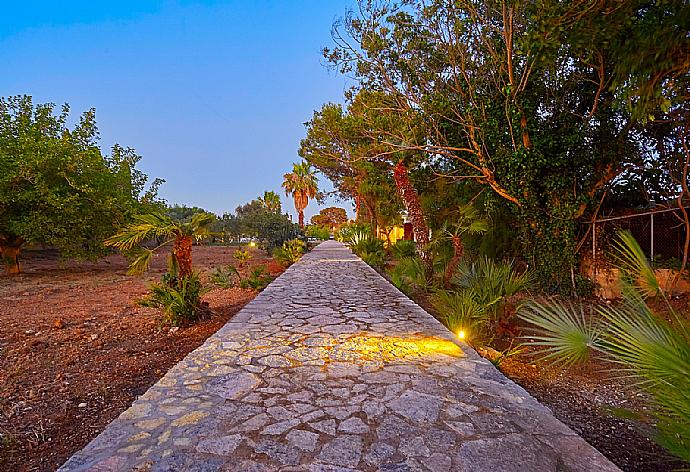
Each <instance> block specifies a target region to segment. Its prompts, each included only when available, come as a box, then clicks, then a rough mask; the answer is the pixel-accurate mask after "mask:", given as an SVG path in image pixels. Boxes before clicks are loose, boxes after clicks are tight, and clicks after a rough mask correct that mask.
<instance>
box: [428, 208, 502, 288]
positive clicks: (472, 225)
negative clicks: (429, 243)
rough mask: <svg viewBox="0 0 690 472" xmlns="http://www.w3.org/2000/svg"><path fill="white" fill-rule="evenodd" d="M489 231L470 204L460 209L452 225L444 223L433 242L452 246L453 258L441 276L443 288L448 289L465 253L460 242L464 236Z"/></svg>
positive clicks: (486, 223) (487, 223) (487, 225)
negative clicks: (446, 243) (448, 242)
mask: <svg viewBox="0 0 690 472" xmlns="http://www.w3.org/2000/svg"><path fill="white" fill-rule="evenodd" d="M488 230H489V222H488V221H487V220H485V219H484V218H482V217H481V215H480V214H479V211H478V210H477V209H476V208H475V207H474V206H472V204H469V205H466V206H464V207H461V208H460V210H459V212H458V216H457V218H456V219H455V221H454V222H453V223H448V222H445V223H444V224H443V227H442V228H441V231H440V236H439V237H438V238H436V241H434V243H435V244H439V243H441V242H442V241H450V243H451V245H452V246H453V257H451V259H450V261H448V264H447V265H446V268H445V272H444V274H443V286H444V288H446V289H448V288H450V282H451V279H452V278H453V275H454V274H455V271H456V270H457V268H458V265H459V264H460V260H461V259H462V256H463V254H464V252H465V245H464V243H463V241H462V239H463V237H464V236H465V235H466V234H483V233H486V232H487V231H488Z"/></svg>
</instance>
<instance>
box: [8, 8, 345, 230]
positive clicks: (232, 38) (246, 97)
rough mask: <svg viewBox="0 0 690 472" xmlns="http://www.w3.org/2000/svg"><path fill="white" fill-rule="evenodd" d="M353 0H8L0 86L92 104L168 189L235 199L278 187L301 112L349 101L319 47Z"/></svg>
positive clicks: (108, 138)
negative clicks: (344, 99)
mask: <svg viewBox="0 0 690 472" xmlns="http://www.w3.org/2000/svg"><path fill="white" fill-rule="evenodd" d="M353 1H354V0H352V1H348V0H326V1H324V0H283V1H280V0H270V1H269V0H245V1H240V0H225V1H220V0H217V1H212V0H206V1H202V0H198V1H191V0H177V1H153V0H151V1H148V0H117V1H94V0H81V1H76V0H73V1H70V0H62V1H55V0H50V1H32V0H25V1H22V2H20V1H13V2H9V1H7V2H3V8H2V17H1V18H0V64H1V65H0V70H1V71H2V72H1V73H0V95H2V96H8V95H17V94H29V95H32V96H33V97H34V100H35V101H36V102H54V103H57V104H61V103H64V102H67V103H69V104H70V105H71V107H72V112H73V113H74V115H75V117H76V115H77V114H78V113H80V112H81V111H83V110H86V109H88V108H91V107H94V108H96V113H97V120H98V124H99V128H100V132H101V147H102V148H103V149H104V150H106V151H108V152H109V148H110V147H111V146H112V145H113V144H114V143H116V142H117V143H120V144H122V145H124V146H131V147H133V148H135V149H136V150H137V152H138V153H139V154H141V155H142V156H143V160H142V163H141V168H142V170H144V171H145V172H146V173H147V174H149V176H151V177H161V178H164V179H166V181H167V182H166V184H165V185H164V186H163V187H162V188H161V196H162V197H164V198H166V199H167V200H168V201H169V202H171V203H184V204H187V205H196V206H201V207H204V208H206V209H208V210H211V211H214V212H217V213H220V212H223V211H227V210H234V208H235V207H236V206H237V205H238V204H241V203H244V202H247V201H249V200H251V199H252V198H255V197H256V196H258V195H259V194H261V193H263V191H264V190H274V191H276V192H279V191H280V183H281V181H282V175H283V173H285V172H286V171H289V169H290V168H291V163H292V162H294V161H297V159H298V156H297V149H298V147H299V141H300V139H301V138H302V137H303V136H304V133H305V129H304V126H303V123H304V122H305V121H307V120H308V119H309V118H310V117H311V114H312V112H313V110H314V109H316V108H319V107H320V106H321V104H322V103H325V102H327V101H342V96H343V91H344V89H345V88H346V87H347V86H348V82H347V80H346V79H345V78H344V77H342V76H340V75H338V74H337V73H336V72H334V71H330V70H328V69H327V68H326V67H324V65H323V60H322V58H321V53H320V49H321V48H322V47H323V46H329V45H330V44H331V37H330V28H331V25H332V23H333V20H335V19H336V18H337V17H339V16H342V15H343V14H344V13H345V11H346V9H347V8H348V7H350V6H352V4H353ZM319 183H320V185H321V186H322V187H323V188H324V189H326V190H328V189H330V185H329V183H328V182H326V181H325V179H324V178H323V177H322V176H320V178H319ZM280 193H281V195H282V192H280ZM333 203H335V204H337V205H338V206H342V207H344V208H347V209H348V211H350V213H351V204H350V203H349V202H329V204H333ZM283 206H284V208H286V209H289V210H290V212H291V213H293V214H294V208H293V205H292V202H291V200H290V199H288V198H287V197H285V196H284V195H283ZM316 212H318V208H317V206H316V203H310V205H309V208H308V209H307V212H306V214H307V217H310V216H311V215H312V214H314V213H316Z"/></svg>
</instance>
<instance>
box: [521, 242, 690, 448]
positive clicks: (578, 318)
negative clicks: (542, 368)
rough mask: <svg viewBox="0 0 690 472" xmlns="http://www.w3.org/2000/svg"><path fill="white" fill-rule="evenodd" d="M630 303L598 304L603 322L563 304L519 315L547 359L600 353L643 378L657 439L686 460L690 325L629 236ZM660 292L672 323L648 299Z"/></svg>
mask: <svg viewBox="0 0 690 472" xmlns="http://www.w3.org/2000/svg"><path fill="white" fill-rule="evenodd" d="M617 260H618V262H619V264H620V269H621V273H622V281H621V282H622V284H623V287H624V288H623V291H622V293H623V296H624V301H623V302H622V303H621V304H620V305H618V306H606V305H603V306H596V307H595V308H594V312H595V313H597V315H598V317H597V320H598V321H588V320H587V319H586V317H585V315H584V314H583V310H584V309H583V308H582V307H577V306H574V305H564V304H562V303H560V302H557V301H554V300H552V301H550V302H548V303H538V302H534V301H532V302H530V303H528V304H527V305H526V306H525V307H524V309H522V310H520V316H521V317H522V318H523V319H524V320H525V321H527V322H528V323H530V324H531V325H532V327H533V329H534V331H535V332H536V336H535V339H537V345H541V346H545V347H546V350H545V353H544V354H543V357H544V358H546V359H553V360H555V361H557V362H561V363H564V364H566V365H568V364H573V363H578V362H583V361H585V360H587V359H588V358H589V357H590V356H591V355H593V354H597V355H599V356H601V357H603V358H605V359H607V360H609V361H612V362H614V363H616V364H618V365H619V366H620V368H621V369H623V370H624V371H626V372H627V373H628V374H629V375H630V376H632V377H633V378H635V379H637V381H638V385H639V387H640V388H642V389H643V390H645V391H646V393H647V394H648V396H649V398H650V399H651V400H650V401H651V406H652V414H653V416H654V417H655V419H656V425H657V431H658V437H657V440H658V442H659V443H660V444H661V445H662V446H664V447H665V448H667V449H668V450H669V451H670V452H671V453H673V454H675V455H676V456H678V457H680V458H681V459H683V460H686V461H687V460H690V391H688V389H687V388H686V387H687V384H688V380H689V379H690V327H689V326H688V324H687V321H685V320H684V319H683V318H681V317H680V316H678V314H677V313H676V312H675V310H674V308H673V306H672V305H671V304H670V303H668V299H667V298H666V295H665V293H664V292H663V291H662V290H661V287H660V284H659V282H658V280H656V277H655V276H654V271H653V270H652V269H651V267H650V266H649V263H648V262H647V260H646V258H645V256H644V253H643V252H642V250H641V249H640V247H639V245H638V244H637V242H636V241H635V240H634V239H633V238H632V237H631V236H630V235H629V234H626V233H621V235H620V238H619V241H618V256H617ZM652 295H656V297H657V298H659V299H661V301H663V302H666V309H667V311H668V312H669V313H670V315H671V318H672V322H668V321H666V320H665V319H664V318H663V317H661V316H659V315H657V314H655V313H654V311H653V310H652V309H651V307H650V306H649V305H648V304H647V303H646V301H645V299H646V297H648V296H652Z"/></svg>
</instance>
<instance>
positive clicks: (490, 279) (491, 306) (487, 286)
mask: <svg viewBox="0 0 690 472" xmlns="http://www.w3.org/2000/svg"><path fill="white" fill-rule="evenodd" d="M453 282H454V283H455V284H456V285H457V286H459V287H460V288H461V289H465V290H471V291H472V292H473V294H474V297H475V298H476V300H477V301H478V302H479V303H480V304H481V305H482V306H484V307H486V309H487V310H490V311H491V312H493V313H496V312H497V310H498V309H499V308H500V307H501V306H502V305H503V303H504V302H505V299H506V298H507V297H510V296H512V295H515V294H516V293H518V292H522V291H524V290H527V289H529V288H530V287H531V286H532V285H533V283H534V281H533V276H532V273H531V272H529V271H527V272H524V273H522V274H519V273H517V272H516V271H515V270H514V268H513V262H512V261H494V260H493V259H489V258H488V257H480V258H479V259H477V261H475V262H473V263H471V264H467V263H463V264H461V265H460V267H459V269H458V273H457V275H456V276H455V278H454V279H453Z"/></svg>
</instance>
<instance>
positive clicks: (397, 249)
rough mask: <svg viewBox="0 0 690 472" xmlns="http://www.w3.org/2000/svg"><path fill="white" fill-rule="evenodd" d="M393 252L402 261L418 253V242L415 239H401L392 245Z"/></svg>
mask: <svg viewBox="0 0 690 472" xmlns="http://www.w3.org/2000/svg"><path fill="white" fill-rule="evenodd" d="M391 254H392V255H393V257H394V258H395V259H396V260H398V261H400V260H402V259H406V258H408V257H414V256H415V255H416V254H417V244H416V243H415V242H414V241H410V240H407V239H401V240H400V241H397V242H396V243H395V244H393V245H392V246H391Z"/></svg>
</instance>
